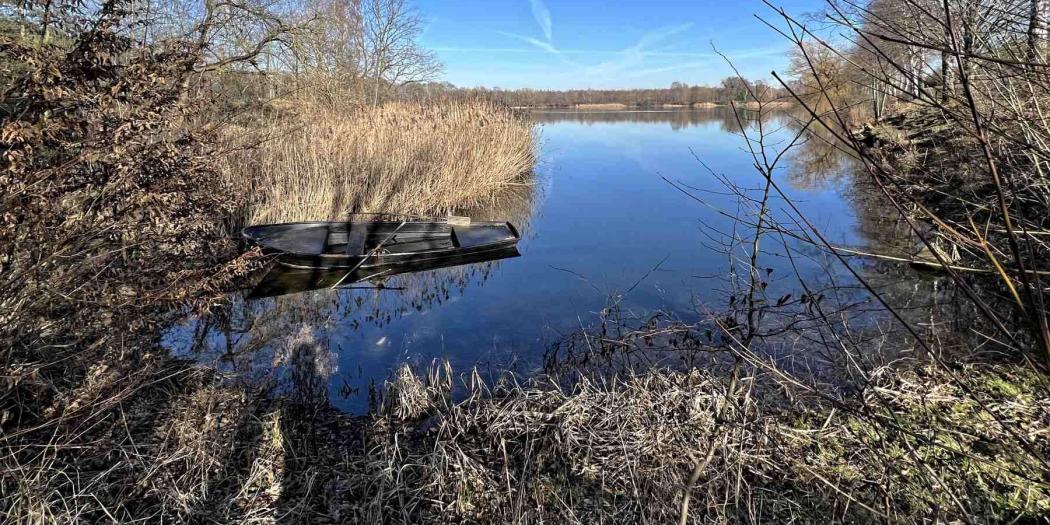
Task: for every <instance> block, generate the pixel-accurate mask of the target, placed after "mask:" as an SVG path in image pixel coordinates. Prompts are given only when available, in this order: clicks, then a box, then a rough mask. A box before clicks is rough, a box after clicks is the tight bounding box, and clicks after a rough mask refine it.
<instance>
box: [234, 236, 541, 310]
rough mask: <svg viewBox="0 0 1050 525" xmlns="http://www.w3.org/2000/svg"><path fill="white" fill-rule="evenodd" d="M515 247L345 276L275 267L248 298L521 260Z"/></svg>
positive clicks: (340, 272)
mask: <svg viewBox="0 0 1050 525" xmlns="http://www.w3.org/2000/svg"><path fill="white" fill-rule="evenodd" d="M520 256H521V254H520V253H519V252H518V248H517V247H515V246H506V247H504V248H499V249H495V250H489V251H485V252H476V253H473V254H468V255H456V256H452V257H445V258H441V259H432V260H429V261H422V262H413V263H405V264H395V265H388V266H382V267H375V268H363V269H359V270H354V271H353V272H350V273H349V274H347V271H346V270H345V269H344V270H323V269H319V268H287V267H280V266H279V267H277V268H274V269H273V270H271V271H270V272H269V273H267V274H266V275H265V276H264V277H263V278H262V279H261V280H260V281H259V282H258V283H257V284H256V285H255V287H254V288H253V289H252V291H251V293H250V294H249V295H248V298H249V299H260V298H263V297H277V296H281V295H288V294H294V293H300V292H308V291H311V290H319V289H322V288H333V287H343V288H354V287H355V286H354V285H356V284H358V283H371V284H372V285H374V286H375V287H376V288H379V287H382V283H384V282H385V280H386V279H387V278H389V277H393V276H396V275H402V274H406V273H417V272H425V271H431V270H437V269H440V268H451V267H453V266H463V265H467V264H479V263H486V262H493V261H499V260H503V259H512V258H515V257H520Z"/></svg>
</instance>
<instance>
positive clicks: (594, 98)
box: [401, 77, 789, 108]
mask: <svg viewBox="0 0 1050 525" xmlns="http://www.w3.org/2000/svg"><path fill="white" fill-rule="evenodd" d="M749 85H750V87H751V88H752V92H754V93H762V94H763V98H768V99H770V100H787V99H788V97H789V93H788V92H787V90H784V89H782V88H780V87H778V86H777V87H775V86H771V85H769V84H767V83H765V82H763V81H750V80H746V79H744V78H741V77H729V78H725V79H723V80H722V81H721V83H720V84H719V85H718V86H701V85H697V86H690V85H688V84H685V83H682V82H674V83H672V84H671V87H669V88H657V89H574V90H569V91H555V90H541V89H514V90H507V89H500V88H491V89H489V88H484V87H481V88H460V87H456V86H454V85H452V84H450V83H448V82H430V83H418V84H410V85H406V86H403V87H402V88H401V90H402V93H401V96H402V97H405V98H410V99H414V100H415V99H433V98H470V99H483V100H488V101H492V102H498V103H502V104H507V105H510V106H519V107H550V108H568V107H577V106H582V105H598V104H605V105H620V104H622V105H625V106H636V107H653V106H665V105H673V106H692V105H700V104H702V105H728V104H729V103H731V102H735V103H739V104H746V103H747V102H753V101H749V100H748V89H747V88H748V86H749Z"/></svg>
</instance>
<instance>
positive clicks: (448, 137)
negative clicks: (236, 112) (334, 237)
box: [224, 102, 535, 224]
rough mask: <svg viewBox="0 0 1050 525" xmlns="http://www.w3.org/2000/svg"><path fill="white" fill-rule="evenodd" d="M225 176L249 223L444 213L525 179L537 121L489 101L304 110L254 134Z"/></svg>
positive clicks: (271, 122)
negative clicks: (241, 192)
mask: <svg viewBox="0 0 1050 525" xmlns="http://www.w3.org/2000/svg"><path fill="white" fill-rule="evenodd" d="M256 132H257V133H259V134H260V135H262V137H263V138H262V140H263V142H262V145H261V146H260V147H259V148H256V149H254V150H250V151H244V152H243V153H240V154H235V155H232V156H231V157H230V158H229V159H228V161H227V163H226V165H225V168H224V172H225V175H226V177H227V178H228V180H229V181H230V182H231V183H233V184H234V185H235V186H236V187H239V188H244V189H245V191H246V192H247V193H249V194H250V195H251V198H252V202H251V204H250V205H249V209H248V213H247V219H248V221H249V222H250V223H254V224H257V223H273V222H285V221H300V220H330V219H338V218H344V217H346V213H347V212H393V213H411V214H443V213H447V212H450V211H452V210H454V209H456V208H461V207H467V206H474V205H478V204H480V203H483V202H485V201H486V200H487V199H490V198H492V196H493V195H495V194H497V193H498V192H499V190H502V189H505V188H506V187H507V186H509V185H514V184H520V183H524V182H527V179H526V176H527V175H528V174H529V173H530V172H531V170H532V168H533V164H534V163H535V152H534V145H535V144H534V143H535V133H534V131H533V127H532V124H531V122H529V121H528V120H527V119H526V118H525V117H523V116H521V115H520V114H518V113H515V112H513V111H512V110H510V109H507V108H505V107H502V106H498V105H495V104H490V103H485V102H470V103H441V104H437V103H435V104H422V105H421V104H407V103H392V104H386V105H384V106H381V107H379V108H376V109H353V110H350V109H341V110H333V109H330V108H326V107H321V106H312V105H307V106H304V107H301V108H299V110H298V111H296V112H294V113H291V112H284V113H280V114H278V115H277V116H274V117H270V119H269V120H268V121H267V122H266V123H265V124H262V125H261V126H260V129H258V130H256Z"/></svg>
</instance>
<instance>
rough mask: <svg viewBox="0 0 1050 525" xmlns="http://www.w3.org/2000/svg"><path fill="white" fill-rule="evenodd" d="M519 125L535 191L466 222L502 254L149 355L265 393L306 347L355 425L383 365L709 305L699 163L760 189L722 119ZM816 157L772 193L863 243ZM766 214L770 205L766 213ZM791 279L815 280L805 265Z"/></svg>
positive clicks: (712, 288)
mask: <svg viewBox="0 0 1050 525" xmlns="http://www.w3.org/2000/svg"><path fill="white" fill-rule="evenodd" d="M535 118H536V120H537V122H538V125H539V126H540V129H541V137H542V140H541V145H540V154H539V165H538V166H537V169H536V183H535V184H534V185H533V186H531V187H524V188H515V189H514V191H511V192H509V193H508V195H506V196H503V197H501V198H500V199H499V201H498V202H497V203H496V204H494V205H493V206H492V207H490V208H489V209H485V210H467V211H466V212H467V213H470V214H471V215H472V216H474V217H478V218H498V219H508V220H511V221H512V222H514V223H515V224H517V225H518V226H519V228H520V229H521V230H522V233H523V237H524V238H523V240H522V241H521V243H520V245H519V250H520V252H521V256H520V257H517V258H512V259H505V260H501V261H498V262H489V263H481V264H474V265H469V266H463V267H456V268H447V269H441V270H434V271H428V272H423V273H419V274H412V275H404V276H395V277H391V278H389V279H387V280H386V281H385V282H384V283H383V285H384V286H385V287H387V289H384V290H376V289H374V288H371V287H370V285H369V283H361V285H360V286H359V288H357V289H345V290H331V289H323V290H315V291H309V292H303V293H298V294H292V295H285V296H281V297H275V298H263V299H244V298H240V297H238V298H236V299H235V306H234V308H233V309H232V311H231V312H229V313H228V314H227V315H223V316H220V317H215V318H208V319H194V320H190V321H187V322H186V323H184V324H181V325H179V326H177V327H174V328H172V329H171V330H169V331H168V333H167V334H166V336H165V342H166V345H167V346H168V347H169V348H171V349H172V350H173V351H174V352H176V353H178V354H181V355H193V356H194V357H196V358H197V359H200V360H204V361H209V362H213V363H214V364H215V366H218V367H219V368H220V369H223V370H229V371H235V372H238V373H239V374H240V375H243V376H244V377H247V378H250V380H255V381H272V382H273V384H274V387H275V388H281V384H282V382H286V381H289V379H288V377H287V376H288V373H287V372H288V370H289V368H290V367H291V365H292V364H293V363H292V361H294V360H296V359H302V355H304V354H303V353H302V352H301V351H300V350H301V349H302V348H310V349H311V350H310V352H308V353H306V354H305V355H307V356H308V359H310V360H311V364H312V366H314V367H315V369H316V370H317V371H318V372H319V374H320V377H322V378H324V379H325V381H326V384H325V385H324V386H323V389H326V390H327V394H328V396H329V398H330V400H331V403H332V404H333V405H335V406H337V407H339V408H342V409H344V410H347V411H351V412H361V411H363V410H365V409H366V407H367V402H368V396H367V392H368V389H369V385H370V384H373V383H377V384H381V383H382V381H383V379H385V378H386V377H388V375H389V373H390V371H391V370H392V369H393V368H394V367H395V366H396V365H398V364H400V363H405V362H407V363H428V362H430V361H431V360H433V359H439V358H446V359H449V360H450V361H451V362H452V365H453V367H454V369H457V370H460V371H462V370H466V369H469V368H470V367H471V366H474V365H478V366H479V367H480V368H481V369H482V370H483V371H484V372H485V373H487V374H493V375H494V374H498V373H500V372H501V371H503V370H515V371H517V372H522V373H529V372H533V371H536V370H537V369H538V367H539V366H540V364H541V361H542V356H543V354H544V352H545V351H546V350H547V349H548V348H549V347H550V346H551V345H552V344H554V343H556V342H557V341H558V340H560V339H561V338H563V337H564V336H565V335H566V334H569V333H571V332H572V331H574V330H578V329H580V328H581V326H587V325H590V324H592V323H593V322H595V320H596V319H597V315H598V312H600V311H601V310H602V308H603V307H605V306H606V305H608V304H609V301H610V297H614V298H615V297H617V296H619V295H621V294H623V293H624V292H625V291H627V290H630V292H629V293H626V294H625V295H623V297H622V298H620V299H619V300H620V305H621V307H622V308H623V309H624V310H625V311H627V312H629V313H630V314H632V315H637V316H639V317H642V316H645V315H648V314H651V313H653V312H656V311H664V312H667V313H669V314H671V315H674V316H677V317H679V318H681V319H683V320H686V321H689V320H695V319H697V318H698V317H699V316H700V315H701V314H702V312H704V311H706V308H708V306H709V307H710V308H711V309H717V308H719V307H720V306H724V304H725V301H726V296H725V293H724V292H722V290H724V289H725V277H726V276H727V275H728V273H729V268H730V259H729V257H728V256H727V254H726V253H724V251H723V250H722V249H720V248H719V244H718V243H719V242H720V241H722V240H724V238H723V237H719V234H718V232H722V233H731V232H732V231H733V221H732V220H731V219H730V218H729V217H727V216H726V215H725V214H723V213H720V212H719V211H718V210H722V211H723V212H725V213H727V214H729V215H732V214H736V213H738V212H739V211H740V207H739V203H738V199H737V198H736V197H734V196H732V195H729V194H728V192H727V189H726V186H725V184H724V183H723V182H722V181H720V180H719V178H718V177H716V176H714V175H713V174H712V173H711V172H709V171H708V170H707V169H706V168H704V166H703V165H702V164H701V162H700V161H702V162H703V163H704V164H706V165H707V166H708V167H710V169H711V170H713V171H714V172H715V173H716V174H718V175H720V176H721V177H723V178H724V179H725V180H727V181H729V182H731V183H732V184H735V185H738V186H740V187H744V188H758V187H759V186H760V184H761V179H760V177H759V176H758V174H757V173H756V172H755V170H754V168H753V167H752V159H751V157H750V155H749V154H748V153H746V151H745V150H744V147H745V144H744V141H743V139H741V137H740V136H739V134H738V133H736V132H735V131H736V130H737V124H736V119H735V118H734V117H733V115H732V113H730V112H729V111H727V110H698V111H645V112H638V111H623V112H590V113H588V112H572V111H550V112H537V113H535ZM764 124H765V126H766V127H767V129H775V130H777V131H775V132H774V133H773V136H772V137H771V138H772V144H773V145H774V146H775V147H782V146H783V142H784V141H786V140H787V139H789V138H790V136H791V134H792V133H793V132H792V131H791V126H790V119H788V118H787V117H778V118H774V119H771V120H769V121H767V122H765V123H764ZM751 125H752V126H754V123H752V124H751ZM752 131H753V129H752ZM829 150H830V148H821V147H820V145H819V144H818V143H817V142H812V143H810V144H807V145H804V146H803V147H802V148H800V149H799V150H797V151H796V152H795V153H794V154H793V155H792V156H790V157H789V158H788V159H786V161H785V163H784V166H783V169H781V170H780V171H778V172H777V174H776V180H777V181H778V183H779V184H780V185H781V187H782V188H783V189H784V190H785V191H787V192H789V193H790V194H791V195H792V196H793V198H794V199H795V200H797V202H798V204H799V206H800V207H801V208H802V210H803V211H804V213H805V214H806V215H807V217H808V218H809V219H810V220H811V221H812V222H813V223H815V224H816V225H818V226H819V227H821V229H822V231H823V232H824V233H825V234H826V235H827V236H828V237H829V238H830V239H831V240H832V241H833V242H837V243H840V244H842V245H849V246H857V245H863V244H865V235H864V234H863V233H862V230H863V228H861V227H860V226H858V222H859V221H858V218H857V216H856V213H855V211H854V207H853V205H852V204H851V199H850V198H848V195H849V193H850V192H849V187H850V180H851V179H850V177H849V174H848V171H849V170H848V163H847V162H845V159H842V158H841V157H839V156H838V155H836V154H835V153H834V150H830V151H829ZM662 177H663V178H667V179H669V180H672V181H675V182H677V183H679V184H681V185H683V186H688V188H690V189H689V190H688V191H689V192H691V193H693V194H695V195H696V196H698V197H700V198H702V199H703V200H704V201H705V203H706V204H702V203H700V202H697V201H696V200H694V199H691V198H690V197H688V196H687V195H684V194H683V193H682V192H681V191H679V190H678V189H676V188H675V187H674V186H672V185H671V184H670V183H669V182H667V181H665V180H664V179H663V178H662ZM783 207H784V206H783V203H779V202H774V204H773V213H774V214H777V215H781V213H782V211H781V210H782V208H783ZM741 235H744V234H743V233H741ZM769 250H770V252H771V253H770V254H768V255H767V256H764V262H763V266H767V267H770V268H772V269H774V273H773V276H774V284H773V286H783V287H784V288H785V289H791V287H792V286H793V285H792V284H791V283H792V282H793V279H788V277H790V275H789V274H790V272H789V271H788V268H789V267H788V262H787V260H786V259H785V258H783V257H782V256H781V255H782V254H779V253H778V252H777V249H776V247H775V246H771V247H770V248H769ZM738 255H739V254H738ZM803 266H804V268H803V271H804V272H811V271H812V272H817V271H818V270H819V264H817V263H816V262H813V261H806V262H805V263H804V264H803ZM776 276H780V278H781V279H780V280H777V279H776ZM643 277H644V278H643ZM632 287H633V288H632Z"/></svg>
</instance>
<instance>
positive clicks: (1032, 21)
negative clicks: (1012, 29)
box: [1028, 0, 1050, 62]
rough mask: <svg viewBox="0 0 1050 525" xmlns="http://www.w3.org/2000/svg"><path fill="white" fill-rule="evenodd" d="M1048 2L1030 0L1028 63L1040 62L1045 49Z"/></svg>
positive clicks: (1045, 0) (1046, 0)
mask: <svg viewBox="0 0 1050 525" xmlns="http://www.w3.org/2000/svg"><path fill="white" fill-rule="evenodd" d="M1048 8H1050V0H1031V11H1030V13H1029V17H1028V61H1029V62H1041V61H1042V60H1043V51H1044V48H1045V47H1046V33H1047V10H1048Z"/></svg>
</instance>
